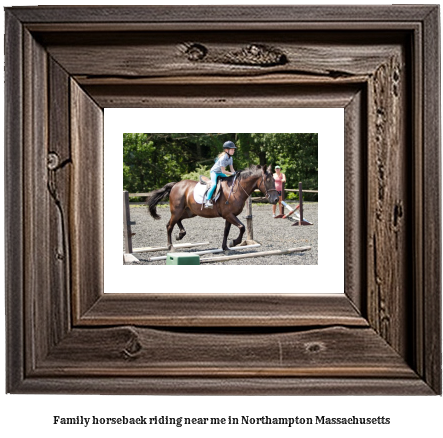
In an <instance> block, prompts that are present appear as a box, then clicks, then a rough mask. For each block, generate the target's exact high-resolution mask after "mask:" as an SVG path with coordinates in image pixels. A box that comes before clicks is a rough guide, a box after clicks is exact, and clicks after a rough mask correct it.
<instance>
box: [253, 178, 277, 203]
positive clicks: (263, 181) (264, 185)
mask: <svg viewBox="0 0 443 438" xmlns="http://www.w3.org/2000/svg"><path fill="white" fill-rule="evenodd" d="M261 182H262V183H263V187H264V188H265V192H266V197H267V198H268V199H269V192H278V190H277V189H269V190H268V189H267V188H266V184H265V179H264V178H263V174H262V176H261ZM259 186H260V184H258V185H257V188H258V189H259V190H260V187H259Z"/></svg>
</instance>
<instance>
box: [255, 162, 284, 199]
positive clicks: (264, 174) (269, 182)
mask: <svg viewBox="0 0 443 438" xmlns="http://www.w3.org/2000/svg"><path fill="white" fill-rule="evenodd" d="M257 187H258V189H259V190H260V191H261V192H262V193H263V194H264V195H265V196H266V197H267V198H268V200H269V202H270V203H271V204H277V202H278V198H279V195H278V192H277V190H276V189H275V180H274V175H273V173H272V166H269V167H268V168H266V166H263V167H262V168H261V178H260V179H259V180H258V182H257Z"/></svg>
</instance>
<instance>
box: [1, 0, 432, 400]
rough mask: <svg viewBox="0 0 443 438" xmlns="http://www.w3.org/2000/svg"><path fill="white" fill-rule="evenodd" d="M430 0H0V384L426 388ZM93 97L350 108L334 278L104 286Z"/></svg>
mask: <svg viewBox="0 0 443 438" xmlns="http://www.w3.org/2000/svg"><path fill="white" fill-rule="evenodd" d="M438 16H439V9H438V7H435V6H414V7H408V6H379V7H377V6H375V7H366V6H361V7H341V6H340V7H338V6H337V7H333V8H330V7H295V6H288V7H272V8H271V7H243V6H238V7H217V6H202V7H178V6H177V7H119V8H113V7H66V8H63V7H31V8H28V7H26V8H15V7H14V8H7V9H6V57H5V60H6V69H5V79H6V85H5V102H6V118H5V128H6V135H5V150H6V155H5V163H6V185H5V189H6V199H5V200H6V208H7V210H6V211H7V215H6V224H5V225H6V255H7V257H6V259H7V263H6V300H7V301H6V302H7V391H8V392H12V393H21V392H26V393H128V394H132V393H149V394H171V393H187V394H238V393H241V394H245V393H247V394H311V395H318V394H441V348H440V346H441V326H440V324H441V310H440V298H441V284H440V275H439V273H440V268H441V255H440V245H441V234H440V227H441V218H440V208H439V206H440V202H441V191H440V185H441V181H440V119H439V93H440V82H439V80H440V71H439V46H438V41H439V34H438V33H439V29H438ZM105 107H208V108H211V107H226V108H228V107H323V108H327V107H341V108H344V117H345V145H344V147H345V163H344V164H345V193H344V194H343V196H344V197H345V212H344V218H345V223H344V226H345V227H346V229H345V241H344V243H343V244H344V247H345V272H344V276H345V290H344V292H345V294H342V295H338V293H341V292H343V291H337V290H334V287H333V282H331V286H330V288H329V289H328V290H324V291H319V292H325V293H326V292H328V294H320V295H301V296H297V295H278V294H275V295H252V294H240V295H239V294H227V295H208V294H194V295H178V294H177V295H176V294H166V295H156V294H155V293H153V291H152V290H148V292H151V293H146V294H142V295H131V294H129V295H126V294H115V295H110V294H104V292H105V291H104V290H103V220H104V218H103V155H104V148H103V108H105ZM116 202H118V200H117V198H116ZM320 202H321V201H320ZM295 269H296V267H294V270H295ZM148 286H149V285H148ZM330 292H334V293H333V294H330Z"/></svg>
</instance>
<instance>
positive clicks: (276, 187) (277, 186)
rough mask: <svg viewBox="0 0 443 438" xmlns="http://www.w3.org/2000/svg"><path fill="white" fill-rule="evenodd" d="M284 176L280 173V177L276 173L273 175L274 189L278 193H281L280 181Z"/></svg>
mask: <svg viewBox="0 0 443 438" xmlns="http://www.w3.org/2000/svg"><path fill="white" fill-rule="evenodd" d="M283 177H284V175H283V174H282V173H281V172H280V176H278V175H277V174H276V173H275V174H274V179H275V189H276V190H278V191H279V192H281V191H282V180H283Z"/></svg>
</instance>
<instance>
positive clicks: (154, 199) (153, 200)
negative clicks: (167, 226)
mask: <svg viewBox="0 0 443 438" xmlns="http://www.w3.org/2000/svg"><path fill="white" fill-rule="evenodd" d="M176 184H177V183H175V182H171V183H168V184H166V185H165V186H164V187H162V188H161V189H158V190H154V191H153V192H151V194H150V196H149V197H148V198H147V199H146V204H148V208H149V213H150V214H151V216H152V217H153V218H154V219H160V216H159V215H158V214H157V204H158V203H159V202H160V201H161V200H162V199H163V198H166V196H167V195H169V193H170V192H171V190H172V187H174V186H175V185H176Z"/></svg>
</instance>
